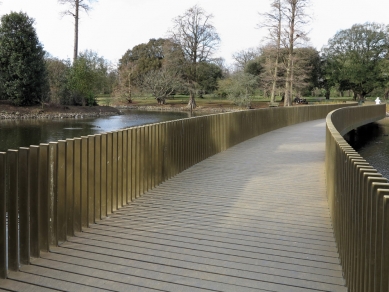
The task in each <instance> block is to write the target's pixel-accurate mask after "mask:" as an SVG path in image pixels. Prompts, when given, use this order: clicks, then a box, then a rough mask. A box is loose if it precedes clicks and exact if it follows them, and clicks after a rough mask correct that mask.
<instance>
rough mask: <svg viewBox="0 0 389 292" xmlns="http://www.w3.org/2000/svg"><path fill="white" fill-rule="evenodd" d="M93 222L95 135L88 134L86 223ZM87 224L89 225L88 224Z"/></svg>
mask: <svg viewBox="0 0 389 292" xmlns="http://www.w3.org/2000/svg"><path fill="white" fill-rule="evenodd" d="M93 223H95V136H92V135H89V136H88V224H93ZM88 226H89V225H88Z"/></svg>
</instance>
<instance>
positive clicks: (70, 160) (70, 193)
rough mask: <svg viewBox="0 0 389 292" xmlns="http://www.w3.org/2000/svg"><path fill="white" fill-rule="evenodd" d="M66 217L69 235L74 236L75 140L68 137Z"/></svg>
mask: <svg viewBox="0 0 389 292" xmlns="http://www.w3.org/2000/svg"><path fill="white" fill-rule="evenodd" d="M65 161H66V171H65V172H66V218H67V224H66V225H67V228H66V231H67V235H68V236H74V140H73V139H66V158H65Z"/></svg>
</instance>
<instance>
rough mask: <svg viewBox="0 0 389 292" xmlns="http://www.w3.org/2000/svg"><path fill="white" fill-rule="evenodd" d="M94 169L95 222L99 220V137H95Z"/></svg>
mask: <svg viewBox="0 0 389 292" xmlns="http://www.w3.org/2000/svg"><path fill="white" fill-rule="evenodd" d="M94 149H95V155H94V160H95V168H94V180H95V185H94V187H95V195H94V204H95V208H94V212H95V222H96V221H98V220H101V181H100V179H101V135H100V134H99V135H95V147H94Z"/></svg>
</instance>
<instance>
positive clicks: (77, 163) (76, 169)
mask: <svg viewBox="0 0 389 292" xmlns="http://www.w3.org/2000/svg"><path fill="white" fill-rule="evenodd" d="M81 142H82V139H81V138H74V152H73V153H74V165H73V177H74V185H73V189H74V231H75V232H81V231H82V219H81V218H82V217H81V214H82V211H81V210H82V209H81V157H82V156H81V151H82V150H81Z"/></svg>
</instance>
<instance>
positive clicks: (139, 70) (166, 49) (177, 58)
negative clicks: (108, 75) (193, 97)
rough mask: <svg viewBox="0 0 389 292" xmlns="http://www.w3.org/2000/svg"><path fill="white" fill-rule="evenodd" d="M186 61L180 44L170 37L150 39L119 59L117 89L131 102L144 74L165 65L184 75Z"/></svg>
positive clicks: (140, 85)
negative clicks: (172, 40)
mask: <svg viewBox="0 0 389 292" xmlns="http://www.w3.org/2000/svg"><path fill="white" fill-rule="evenodd" d="M185 63H186V60H185V58H184V53H183V51H182V49H181V47H180V46H178V45H177V44H175V43H173V42H171V41H170V40H168V39H162V38H160V39H150V40H149V42H148V43H145V44H139V45H136V46H135V47H133V48H132V49H130V50H127V51H126V53H125V54H124V55H123V56H122V58H121V59H120V60H119V66H118V67H119V72H118V73H119V83H118V86H117V88H116V91H117V93H119V95H120V96H122V97H124V98H125V99H126V100H127V101H128V102H131V101H132V94H133V92H134V91H135V90H136V89H138V88H140V87H142V82H143V79H144V76H145V75H147V74H148V73H149V72H158V71H159V70H160V69H161V68H162V67H163V68H165V69H168V70H169V71H174V72H177V73H178V74H180V75H182V74H183V72H184V64H185ZM152 75H153V74H152Z"/></svg>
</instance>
